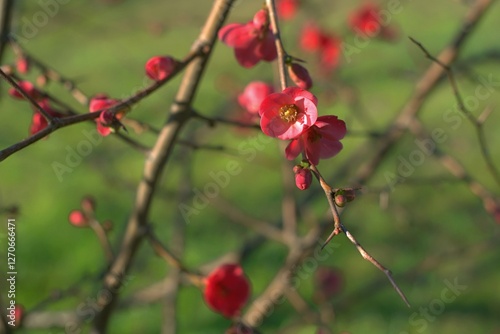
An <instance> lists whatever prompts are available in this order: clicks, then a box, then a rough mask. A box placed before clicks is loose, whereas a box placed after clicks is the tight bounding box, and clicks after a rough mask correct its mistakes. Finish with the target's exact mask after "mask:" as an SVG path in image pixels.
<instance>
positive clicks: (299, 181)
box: [293, 165, 312, 190]
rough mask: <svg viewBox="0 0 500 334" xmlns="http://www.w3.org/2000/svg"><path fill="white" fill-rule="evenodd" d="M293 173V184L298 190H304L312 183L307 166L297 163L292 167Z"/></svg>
mask: <svg viewBox="0 0 500 334" xmlns="http://www.w3.org/2000/svg"><path fill="white" fill-rule="evenodd" d="M293 172H294V173H295V185H296V186H297V188H299V189H300V190H306V189H307V188H309V186H310V185H311V183H312V173H311V170H310V169H308V168H302V167H301V166H299V165H297V166H294V167H293Z"/></svg>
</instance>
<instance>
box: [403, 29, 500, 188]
mask: <svg viewBox="0 0 500 334" xmlns="http://www.w3.org/2000/svg"><path fill="white" fill-rule="evenodd" d="M410 40H411V41H412V42H413V43H415V44H416V45H417V46H418V47H419V48H420V49H421V50H422V52H423V53H424V54H425V56H426V57H427V58H429V59H430V60H432V61H433V62H435V63H437V64H439V65H440V66H441V67H443V69H444V70H445V71H446V74H447V75H448V80H449V81H450V85H451V88H452V90H453V94H454V95H455V99H456V101H457V104H458V108H459V110H460V111H461V112H462V113H463V114H464V115H465V116H466V118H467V120H468V121H469V122H470V123H471V124H472V125H473V126H474V129H475V130H476V136H477V138H478V141H479V147H480V149H481V154H482V156H483V159H484V161H485V163H486V166H487V167H488V170H489V171H490V174H491V175H492V176H493V178H494V179H495V182H496V183H497V185H498V186H500V172H499V171H498V168H497V167H496V166H495V163H494V162H493V159H492V158H491V154H490V150H489V148H488V143H487V141H486V137H485V134H484V127H483V124H484V122H485V121H486V118H487V117H488V115H489V112H488V113H486V112H485V113H484V114H483V115H482V117H479V118H476V117H474V115H473V114H472V112H471V111H470V110H469V109H467V107H466V106H465V103H464V100H463V98H462V95H461V94H460V91H459V89H458V85H457V81H456V79H455V75H454V74H453V69H452V68H451V66H449V65H447V64H444V63H442V62H441V61H440V60H439V59H437V58H436V57H434V56H432V55H431V54H430V53H429V51H428V50H427V49H426V48H425V47H424V46H423V44H422V43H420V42H419V41H417V40H416V39H414V38H412V37H410ZM487 110H488V109H487ZM489 110H491V109H489Z"/></svg>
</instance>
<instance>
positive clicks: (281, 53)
mask: <svg viewBox="0 0 500 334" xmlns="http://www.w3.org/2000/svg"><path fill="white" fill-rule="evenodd" d="M274 2H275V1H274V0H266V6H267V9H268V11H269V19H270V21H271V22H270V23H271V30H272V32H273V34H274V40H275V44H276V50H277V51H278V67H279V76H280V85H281V90H283V89H285V88H286V87H288V83H287V76H286V64H285V60H286V58H287V56H288V55H287V53H286V52H285V48H284V47H283V42H282V41H281V36H280V29H279V25H278V14H277V11H276V5H275V3H274Z"/></svg>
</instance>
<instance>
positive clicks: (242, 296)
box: [203, 264, 250, 318]
mask: <svg viewBox="0 0 500 334" xmlns="http://www.w3.org/2000/svg"><path fill="white" fill-rule="evenodd" d="M205 283H206V286H205V291H204V294H203V295H204V298H205V302H206V303H207V304H208V305H209V306H210V307H211V308H212V309H213V310H214V311H215V312H219V313H221V314H222V315H223V316H225V317H227V318H232V317H234V316H236V315H238V314H239V313H240V310H241V308H242V307H243V305H245V303H246V301H247V299H248V297H249V295H250V283H249V282H248V279H247V278H246V276H245V274H244V273H243V269H242V268H241V267H240V266H239V265H237V264H225V265H222V266H220V267H218V268H216V269H215V270H214V271H213V272H212V273H210V275H208V276H207V278H206V279H205Z"/></svg>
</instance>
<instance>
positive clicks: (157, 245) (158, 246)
mask: <svg viewBox="0 0 500 334" xmlns="http://www.w3.org/2000/svg"><path fill="white" fill-rule="evenodd" d="M147 239H148V241H149V244H150V245H151V247H152V248H153V250H154V251H155V253H156V254H157V255H158V256H160V257H161V258H162V259H164V260H165V262H167V263H168V264H169V265H170V266H172V267H174V268H176V269H178V270H179V271H180V272H182V273H183V274H184V275H185V276H186V278H187V279H188V280H189V281H190V282H191V283H192V284H193V285H194V286H197V287H200V288H201V287H203V276H202V275H199V274H196V273H193V272H192V271H190V270H189V269H188V268H187V267H186V266H185V265H184V264H183V263H182V262H181V261H180V260H179V259H178V258H177V257H176V256H175V255H174V254H173V253H172V252H171V251H170V250H168V249H167V248H166V247H165V246H164V245H163V244H162V243H161V242H160V240H158V238H157V237H156V236H155V235H154V233H153V232H152V231H151V230H149V231H148V233H147Z"/></svg>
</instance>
